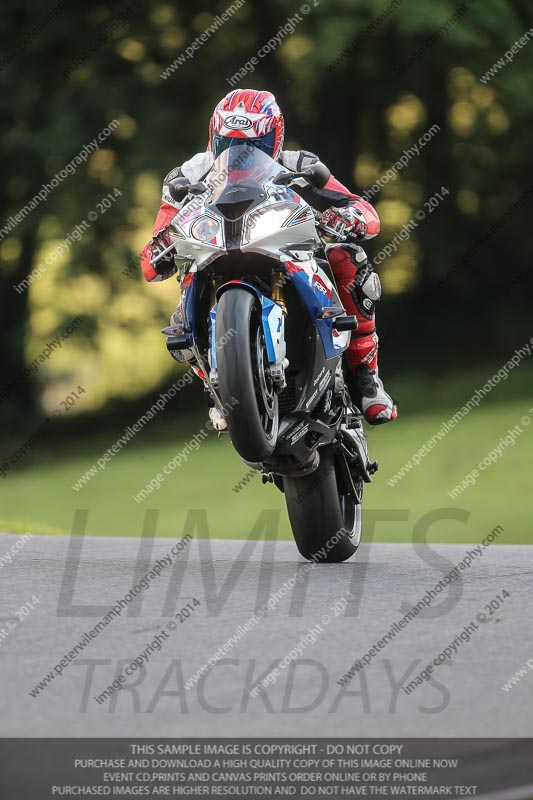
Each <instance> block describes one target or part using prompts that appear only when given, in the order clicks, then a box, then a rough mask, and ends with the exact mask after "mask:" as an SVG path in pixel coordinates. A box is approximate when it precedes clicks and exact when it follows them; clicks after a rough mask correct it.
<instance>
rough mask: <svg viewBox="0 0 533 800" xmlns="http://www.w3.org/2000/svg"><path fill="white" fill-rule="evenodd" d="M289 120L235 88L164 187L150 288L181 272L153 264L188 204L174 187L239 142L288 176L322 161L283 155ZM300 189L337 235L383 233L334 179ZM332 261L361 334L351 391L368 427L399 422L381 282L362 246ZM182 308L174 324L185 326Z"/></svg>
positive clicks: (148, 253) (144, 256)
mask: <svg viewBox="0 0 533 800" xmlns="http://www.w3.org/2000/svg"><path fill="white" fill-rule="evenodd" d="M283 139H284V121H283V115H282V113H281V111H280V109H279V106H278V104H277V102H276V99H275V97H274V95H273V94H271V93H270V92H267V91H256V90H254V89H237V90H235V91H232V92H229V94H227V95H226V97H224V98H223V99H222V100H221V101H220V102H219V103H218V105H217V106H216V108H215V110H214V113H213V116H212V118H211V122H210V126H209V144H208V148H207V151H206V152H205V153H197V154H196V155H195V156H193V157H192V158H191V159H189V160H188V161H185V162H184V163H183V164H182V165H181V166H180V167H176V168H175V169H173V170H172V171H171V172H169V174H168V175H167V176H166V178H165V180H164V182H163V197H162V202H161V207H160V209H159V213H158V215H157V218H156V221H155V226H154V235H153V238H152V239H151V240H150V242H149V243H148V244H147V245H146V247H145V248H144V250H143V251H142V253H141V264H142V269H143V273H144V276H145V278H146V280H148V281H160V280H165V279H166V278H169V277H171V276H172V275H174V274H175V272H176V266H175V264H174V258H173V256H172V254H171V253H169V254H168V255H166V256H165V257H164V258H163V259H161V260H160V261H158V262H157V263H156V264H155V265H152V264H151V263H150V259H151V258H153V257H154V256H155V255H158V254H159V253H161V252H162V251H163V250H165V249H166V248H168V247H169V246H170V245H171V240H170V237H169V234H168V228H169V225H170V222H171V221H172V219H173V218H174V216H175V215H176V213H177V212H178V211H179V209H180V208H181V207H182V206H183V205H184V204H185V203H186V202H188V200H189V198H186V200H184V201H183V202H181V203H177V202H175V201H174V200H173V199H172V197H171V196H170V193H169V182H170V181H171V180H173V179H175V178H177V177H185V178H187V179H188V180H189V182H190V183H197V182H199V181H201V180H203V178H205V176H206V175H207V173H208V172H209V170H210V169H211V167H212V165H213V162H214V160H215V158H217V157H218V156H219V155H220V153H222V152H223V151H224V150H225V149H226V148H227V147H230V146H236V145H238V144H240V143H246V144H248V145H249V144H253V145H254V146H256V147H258V148H260V149H261V150H263V151H264V152H265V153H267V154H268V155H269V156H270V157H271V158H273V159H275V160H277V161H279V162H280V163H281V164H282V165H283V166H284V167H285V168H286V169H289V170H293V171H295V172H298V171H301V170H302V169H305V168H306V167H308V166H310V165H311V164H314V163H316V162H317V161H318V160H319V159H318V157H317V156H316V155H314V154H313V153H310V152H308V151H307V150H283ZM294 188H295V190H296V191H298V193H299V194H300V195H301V196H302V197H303V198H304V200H305V201H306V202H308V203H309V204H310V205H311V206H312V207H313V208H315V209H316V210H317V211H320V212H323V213H322V220H321V221H322V222H323V224H325V225H327V226H328V227H329V228H333V229H334V230H335V231H337V232H339V233H344V234H346V233H350V234H353V235H355V236H356V238H357V239H359V240H364V239H371V238H372V237H374V236H376V235H377V234H378V233H379V229H380V223H379V217H378V215H377V213H376V211H375V210H374V208H373V207H372V206H371V205H370V203H368V202H367V201H366V200H363V198H361V197H359V196H358V195H356V194H352V193H351V192H350V191H349V190H348V189H347V188H346V187H345V186H343V185H342V184H341V183H339V181H337V180H336V179H335V178H334V177H333V176H331V177H330V179H329V181H328V183H327V184H326V186H325V187H324V188H323V189H316V188H314V187H311V186H309V185H306V186H305V187H299V186H298V185H296V186H295V187H294ZM327 257H328V260H329V263H330V265H331V269H332V272H333V275H334V277H335V280H336V283H337V287H338V290H339V294H340V297H341V300H342V303H343V305H344V307H345V309H346V312H347V314H350V315H355V316H356V317H357V320H358V323H359V325H358V328H357V330H355V331H354V332H352V335H351V341H350V344H349V347H348V349H347V350H346V351H345V353H344V364H345V367H346V372H347V386H348V390H349V392H350V395H351V397H352V399H353V401H354V403H356V404H357V406H358V407H359V408H360V409H361V411H362V412H363V415H364V417H365V419H366V421H367V422H368V423H370V424H371V425H379V424H381V423H384V422H389V421H391V420H393V419H396V416H397V408H396V405H395V403H394V401H393V400H392V399H391V397H389V395H388V394H387V392H386V391H385V389H384V387H383V383H382V381H381V379H380V378H379V375H378V363H377V362H378V336H377V334H376V328H375V304H376V302H377V301H378V300H379V298H380V296H381V285H380V281H379V278H378V276H377V275H376V273H375V272H373V270H372V266H371V264H370V263H369V261H368V259H367V257H366V254H365V252H364V250H363V248H362V247H360V246H359V245H356V244H342V245H336V246H333V247H329V248H328V249H327ZM181 319H182V317H181V311H180V307H179V305H178V308H177V309H176V311H175V312H174V313H173V315H172V317H171V324H178V323H179V322H180V321H181ZM173 356H174V357H175V358H177V359H178V360H186V361H187V362H188V363H189V364H190V366H191V367H192V368H193V369H194V371H195V372H196V374H197V375H198V376H199V377H200V378H202V379H203V378H204V376H203V374H202V371H201V369H200V367H199V365H198V364H197V363H196V360H195V358H194V354H193V353H192V352H191V351H190V350H185V351H183V350H182V351H177V352H174V353H173ZM211 406H212V407H211V408H210V409H209V416H210V418H211V420H212V422H213V425H214V427H215V428H216V429H217V430H223V429H225V427H226V422H225V420H224V417H223V416H222V415H221V413H220V412H219V411H218V409H217V408H215V407H214V406H213V404H211Z"/></svg>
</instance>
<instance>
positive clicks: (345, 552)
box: [283, 446, 362, 563]
mask: <svg viewBox="0 0 533 800" xmlns="http://www.w3.org/2000/svg"><path fill="white" fill-rule="evenodd" d="M319 452H320V456H321V458H320V464H319V466H318V468H317V469H316V470H315V471H314V472H312V473H310V474H309V475H305V476H303V477H300V478H294V477H284V478H283V485H284V490H285V500H286V503H287V511H288V513H289V519H290V523H291V527H292V532H293V535H294V540H295V542H296V546H297V548H298V550H299V551H300V553H301V555H302V556H303V557H304V558H307V559H308V560H310V561H320V562H329V563H338V562H339V561H346V559H347V558H350V556H352V555H353V554H354V553H355V552H356V551H357V548H358V547H359V542H360V540H361V503H356V502H355V500H354V498H353V497H352V495H351V494H350V493H349V492H348V491H347V490H346V493H344V489H343V479H342V474H341V472H342V471H341V470H340V469H339V463H338V461H337V459H338V458H339V457H342V456H337V455H336V454H335V452H334V451H333V449H332V448H331V447H328V446H326V447H323V448H321V449H320V451H319ZM360 488H361V491H362V486H361V487H360Z"/></svg>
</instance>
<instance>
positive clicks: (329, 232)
mask: <svg viewBox="0 0 533 800" xmlns="http://www.w3.org/2000/svg"><path fill="white" fill-rule="evenodd" d="M317 228H319V230H321V231H323V233H326V234H327V235H328V236H331V238H332V239H336V240H337V241H338V242H346V241H348V235H344V234H343V233H339V232H338V231H336V230H335V229H334V228H329V227H328V226H327V225H323V224H322V223H321V222H317Z"/></svg>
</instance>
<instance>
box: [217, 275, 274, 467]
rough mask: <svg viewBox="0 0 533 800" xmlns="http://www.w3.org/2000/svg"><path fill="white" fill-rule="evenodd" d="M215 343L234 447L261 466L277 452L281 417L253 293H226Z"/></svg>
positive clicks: (242, 455) (224, 403)
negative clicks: (264, 460)
mask: <svg viewBox="0 0 533 800" xmlns="http://www.w3.org/2000/svg"><path fill="white" fill-rule="evenodd" d="M216 338H217V366H218V377H219V391H220V399H221V400H222V404H223V406H224V410H225V418H226V423H227V426H228V431H229V434H230V437H231V441H232V442H233V446H234V447H235V449H236V451H237V452H238V454H239V455H240V456H241V458H243V459H244V460H245V461H252V462H254V463H255V462H259V461H262V460H263V459H264V458H266V457H267V456H269V455H271V453H272V452H273V450H274V447H275V446H276V440H277V435H278V424H279V411H278V396H277V394H276V392H275V391H274V387H273V384H272V378H271V376H270V371H269V368H268V359H267V353H266V345H265V340H264V334H263V328H262V324H261V310H260V307H259V303H258V301H257V298H256V297H255V296H254V295H253V294H252V293H251V292H249V291H248V290H246V289H241V288H239V289H228V290H227V291H226V292H224V294H223V295H222V297H221V298H220V300H219V301H218V307H217V322H216Z"/></svg>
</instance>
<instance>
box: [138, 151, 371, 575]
mask: <svg viewBox="0 0 533 800" xmlns="http://www.w3.org/2000/svg"><path fill="white" fill-rule="evenodd" d="M329 175H330V173H329V170H328V169H327V168H326V167H325V166H324V165H323V164H321V163H317V164H314V165H312V166H310V167H309V168H307V169H305V170H303V171H301V172H291V171H289V170H287V169H286V168H285V167H283V166H282V165H281V164H279V163H278V162H276V161H274V160H273V159H271V158H270V157H269V156H268V155H267V154H266V153H264V152H262V151H261V150H260V149H258V148H257V147H253V146H250V145H246V144H244V143H243V144H239V146H232V147H229V148H228V149H226V150H225V151H224V152H223V153H221V154H220V156H219V157H218V158H217V159H216V160H215V162H214V165H213V167H212V169H211V170H210V172H209V173H208V175H207V176H206V177H205V178H204V181H203V182H200V183H197V184H190V183H189V182H188V180H187V179H186V178H177V179H174V181H173V182H172V183H171V185H170V187H169V191H170V193H171V196H172V197H173V199H174V200H175V201H176V202H180V203H181V202H183V201H184V200H185V199H186V198H188V201H187V202H186V204H185V205H183V206H182V208H181V210H180V211H178V212H177V213H176V216H175V217H174V219H173V220H172V222H171V226H170V229H169V233H170V239H171V241H172V244H171V246H170V247H168V248H167V249H166V250H164V251H163V252H162V253H160V254H159V255H158V256H155V257H154V258H153V259H152V263H153V264H155V263H157V261H158V260H159V259H160V258H162V257H163V256H165V254H166V253H168V252H170V251H173V255H174V257H175V263H176V266H177V268H178V277H179V279H180V282H181V312H182V318H183V324H182V325H172V326H170V327H168V328H164V329H163V333H165V335H166V336H167V347H168V348H169V350H181V349H185V348H187V349H189V350H192V352H193V353H194V355H195V357H196V359H197V362H198V366H199V368H200V370H201V371H202V373H203V377H204V379H205V383H206V384H207V386H208V389H209V392H210V394H211V396H212V398H213V401H214V403H215V405H216V407H217V408H218V409H219V410H220V411H221V413H223V414H224V416H225V418H226V423H227V428H228V431H229V435H230V438H231V441H232V443H233V446H234V447H235V449H236V451H237V452H238V454H239V455H240V456H241V458H242V459H243V460H244V461H245V463H246V464H247V465H249V466H251V467H253V468H255V469H258V470H260V471H261V473H262V477H263V482H264V483H266V482H271V483H274V484H275V485H276V486H277V488H278V489H279V490H280V491H282V492H283V493H284V495H285V500H286V505H287V511H288V515H289V520H290V524H291V528H292V531H293V535H294V539H295V542H296V545H297V547H298V550H299V552H300V553H301V555H302V556H303V557H304V558H306V559H309V560H314V561H317V562H318V561H326V562H340V561H344V560H345V559H347V558H349V557H350V556H351V555H353V554H354V553H355V552H356V550H357V548H358V546H359V542H360V539H361V506H362V500H363V485H364V483H368V482H370V481H371V475H372V474H373V473H374V472H375V471H376V470H377V463H376V462H370V460H369V455H368V448H367V443H366V439H365V434H364V431H363V427H362V414H361V412H360V410H359V409H358V408H356V407H355V406H354V404H353V402H352V401H351V399H350V397H349V395H348V392H347V389H346V386H345V381H344V374H343V365H342V354H343V353H344V351H345V350H346V348H347V346H348V343H349V339H350V335H351V331H352V330H354V329H355V328H356V327H357V319H356V317H352V316H347V315H346V311H345V309H344V308H343V305H342V302H341V300H340V298H339V295H338V292H337V289H336V286H335V281H334V278H333V274H332V272H331V268H330V266H329V263H328V261H327V258H326V256H325V254H326V249H325V248H327V247H331V246H334V245H333V244H332V241H336V242H338V241H346V240H347V239H349V237H347V236H342V235H339V234H338V233H337V232H336V231H334V230H331V229H329V228H326V227H325V226H324V225H322V224H321V223H320V220H319V215H318V213H317V212H316V211H314V210H313V209H312V208H311V206H310V205H309V204H308V203H306V202H305V200H304V199H303V198H302V197H301V196H300V195H299V194H298V191H297V190H298V186H300V187H302V186H308V185H310V186H315V187H317V188H321V187H323V186H325V185H326V183H327V181H328V179H329ZM323 237H327V239H325V238H323ZM328 239H329V242H328Z"/></svg>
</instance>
